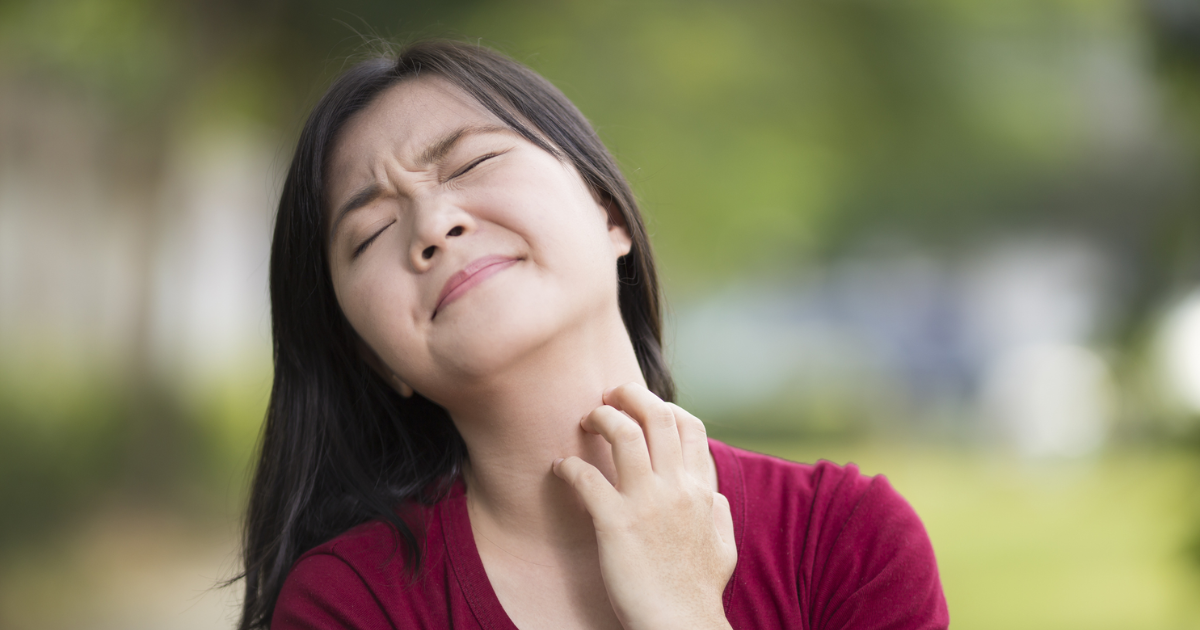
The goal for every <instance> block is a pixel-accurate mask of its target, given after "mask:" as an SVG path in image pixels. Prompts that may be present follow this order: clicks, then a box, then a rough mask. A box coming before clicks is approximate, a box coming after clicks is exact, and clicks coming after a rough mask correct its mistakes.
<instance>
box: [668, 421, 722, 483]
mask: <svg viewBox="0 0 1200 630" xmlns="http://www.w3.org/2000/svg"><path fill="white" fill-rule="evenodd" d="M667 405H668V406H669V407H670V408H671V411H672V412H674V413H675V426H676V427H678V429H679V446H680V448H681V449H682V451H683V467H684V468H686V469H687V471H688V472H690V473H692V476H693V477H695V478H696V479H697V480H698V481H700V482H702V483H703V484H704V485H705V486H709V485H712V481H711V480H710V472H711V470H712V458H711V457H710V456H709V454H708V433H707V432H706V431H705V430H704V423H703V422H701V421H700V418H697V417H696V416H693V415H692V414H690V413H688V412H687V410H685V409H684V408H683V407H680V406H679V405H676V404H675V403H667ZM709 489H710V490H716V488H709Z"/></svg>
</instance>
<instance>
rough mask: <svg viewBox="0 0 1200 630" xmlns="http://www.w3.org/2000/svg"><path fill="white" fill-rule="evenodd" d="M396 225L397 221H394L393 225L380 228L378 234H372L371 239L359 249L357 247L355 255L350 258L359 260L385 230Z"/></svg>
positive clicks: (364, 242) (389, 224)
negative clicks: (360, 255)
mask: <svg viewBox="0 0 1200 630" xmlns="http://www.w3.org/2000/svg"><path fill="white" fill-rule="evenodd" d="M395 223H396V221H395V220H393V221H392V222H391V223H388V224H387V225H385V226H383V227H381V228H379V231H378V232H375V233H374V234H372V235H371V236H370V238H368V239H367V240H365V241H363V242H362V244H360V245H359V246H358V247H355V248H354V252H353V253H352V254H351V255H350V258H351V259H354V258H358V256H359V254H361V253H363V252H364V251H366V249H367V246H368V245H370V244H371V243H372V242H373V241H374V240H375V239H376V238H378V237H379V235H380V234H383V231H384V230H386V229H388V228H390V227H392V225H394V224H395Z"/></svg>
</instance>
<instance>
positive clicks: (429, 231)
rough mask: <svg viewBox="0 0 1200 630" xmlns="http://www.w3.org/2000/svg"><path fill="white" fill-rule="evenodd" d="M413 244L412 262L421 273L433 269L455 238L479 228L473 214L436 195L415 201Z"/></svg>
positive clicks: (410, 256)
mask: <svg viewBox="0 0 1200 630" xmlns="http://www.w3.org/2000/svg"><path fill="white" fill-rule="evenodd" d="M412 217H413V222H414V225H413V230H412V239H413V240H412V243H411V244H410V246H409V251H408V258H409V262H410V264H412V266H413V268H414V269H416V270H417V271H418V272H423V271H427V270H429V269H430V268H431V267H433V265H434V264H435V263H436V262H437V259H438V258H439V257H440V256H441V254H442V253H443V252H444V251H445V249H446V247H447V246H448V245H449V244H450V241H451V239H454V238H456V237H459V236H463V235H465V234H468V233H470V232H473V231H474V230H475V219H474V217H472V216H471V214H470V213H468V212H466V211H464V210H463V209H461V208H458V207H456V206H454V205H452V204H448V203H444V202H442V201H439V200H438V199H437V198H436V197H431V198H424V199H420V200H418V201H417V202H416V203H414V204H413V208H412Z"/></svg>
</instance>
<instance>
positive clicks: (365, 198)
mask: <svg viewBox="0 0 1200 630" xmlns="http://www.w3.org/2000/svg"><path fill="white" fill-rule="evenodd" d="M481 133H514V132H513V130H512V129H509V128H508V127H503V126H500V125H467V126H465V127H459V128H458V129H455V130H454V131H451V132H450V133H448V134H446V135H445V136H442V138H441V139H439V140H438V141H437V142H434V143H433V144H430V145H429V146H428V147H426V148H425V150H424V151H422V152H421V155H419V156H417V166H419V167H422V168H424V167H427V166H429V165H431V164H434V163H436V162H438V161H439V160H442V159H443V158H445V157H446V154H448V153H450V150H451V149H453V148H454V145H456V144H458V141H459V140H462V139H463V138H465V137H467V136H472V135H476V134H481ZM384 192H385V191H384V189H383V187H382V186H380V185H379V183H378V182H372V183H370V184H367V185H366V186H363V187H362V188H359V189H358V190H357V191H355V193H354V194H353V195H350V198H349V199H347V200H346V202H345V203H343V204H342V205H341V207H340V208H338V209H337V212H336V213H335V215H334V219H333V224H332V225H331V226H330V228H329V237H330V239H331V240H332V239H333V238H334V237H335V236H337V229H338V225H339V224H341V222H342V219H344V218H345V217H346V215H347V214H350V213H351V212H353V211H355V210H358V209H359V208H362V207H363V206H366V205H369V204H370V203H371V202H373V201H375V200H376V199H378V198H379V197H382V196H383V194H384Z"/></svg>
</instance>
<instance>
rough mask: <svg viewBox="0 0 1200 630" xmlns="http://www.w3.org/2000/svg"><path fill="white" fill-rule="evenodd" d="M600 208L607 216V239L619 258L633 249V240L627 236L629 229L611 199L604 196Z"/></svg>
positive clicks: (619, 210)
mask: <svg viewBox="0 0 1200 630" xmlns="http://www.w3.org/2000/svg"><path fill="white" fill-rule="evenodd" d="M601 207H602V208H603V209H604V213H605V214H606V215H607V216H608V238H609V240H611V241H612V245H613V250H614V251H616V252H617V257H618V258H620V257H621V256H624V255H625V254H628V253H629V252H630V250H632V249H633V238H631V237H630V236H629V227H628V226H627V225H626V224H625V217H624V216H623V215H622V214H621V209H620V208H618V207H617V203H616V202H615V201H613V200H612V197H608V196H607V195H606V196H605V197H604V199H603V201H602V202H601Z"/></svg>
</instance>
